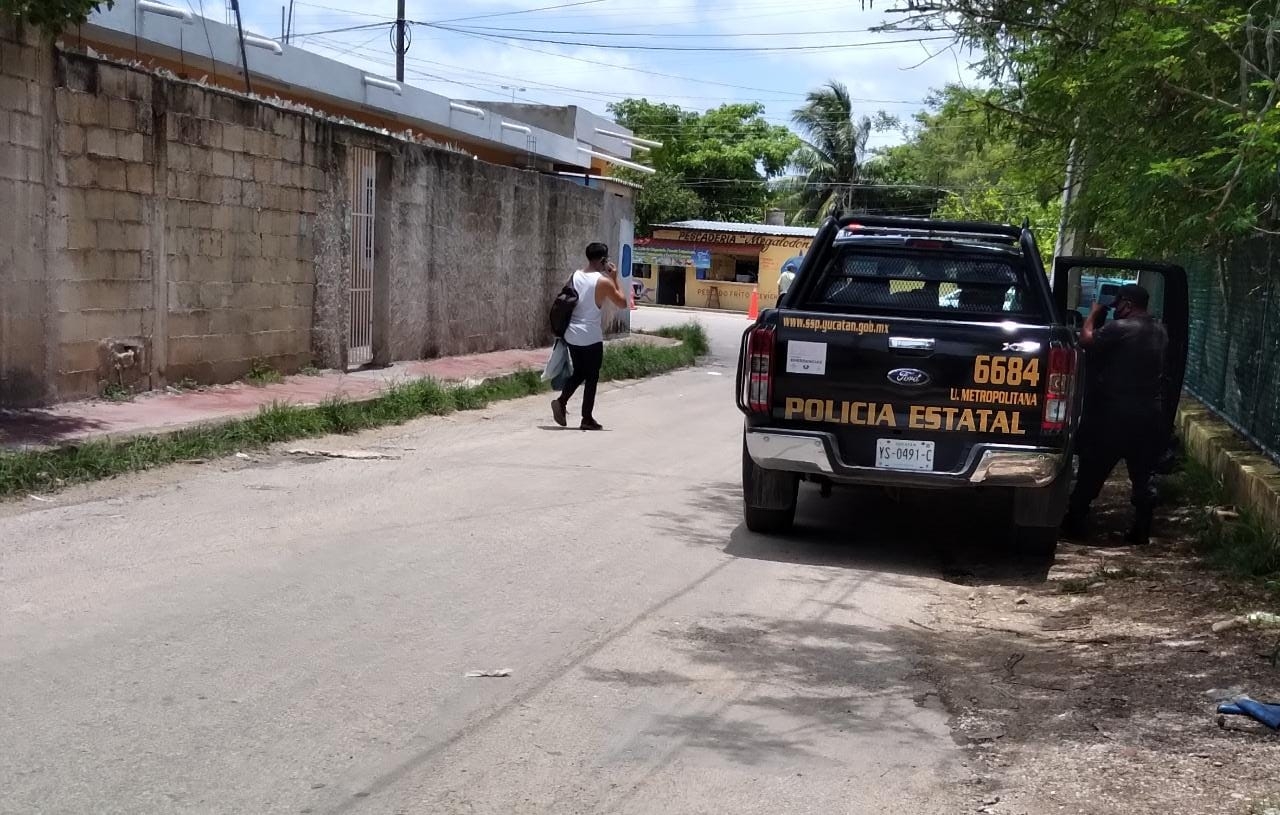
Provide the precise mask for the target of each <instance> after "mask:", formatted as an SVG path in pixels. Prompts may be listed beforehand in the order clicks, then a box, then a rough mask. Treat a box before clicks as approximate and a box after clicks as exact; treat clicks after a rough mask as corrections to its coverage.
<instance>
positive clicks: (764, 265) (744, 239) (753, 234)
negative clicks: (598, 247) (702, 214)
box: [633, 213, 818, 312]
mask: <svg viewBox="0 0 1280 815" xmlns="http://www.w3.org/2000/svg"><path fill="white" fill-rule="evenodd" d="M770 215H771V217H770V219H769V220H772V221H777V220H778V218H777V215H776V214H775V213H770ZM817 233H818V230H817V229H815V228H812V227H807V226H786V225H784V224H780V223H761V224H751V223H735V222H729V221H677V222H675V223H670V224H663V225H661V226H656V227H654V228H653V230H652V234H651V235H650V236H649V237H647V238H640V239H637V240H636V249H635V257H634V263H635V266H634V270H633V274H634V279H635V281H636V283H638V284H640V285H639V287H638V289H639V291H640V299H641V301H642V302H650V303H657V304H659V305H670V306H689V307H695V308H712V309H725V310H728V311H742V312H745V311H747V309H748V308H749V307H750V304H751V294H752V292H758V295H759V304H760V307H761V308H767V307H769V306H772V305H774V304H775V303H777V301H778V282H779V278H780V277H781V275H782V272H783V270H784V269H785V268H787V267H788V266H790V265H792V264H794V265H796V266H798V265H799V262H800V259H801V258H802V257H803V256H804V253H805V252H807V251H808V250H809V244H810V243H812V242H813V238H814V236H815V235H816V234H817Z"/></svg>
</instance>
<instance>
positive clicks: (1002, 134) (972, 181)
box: [873, 85, 1065, 257]
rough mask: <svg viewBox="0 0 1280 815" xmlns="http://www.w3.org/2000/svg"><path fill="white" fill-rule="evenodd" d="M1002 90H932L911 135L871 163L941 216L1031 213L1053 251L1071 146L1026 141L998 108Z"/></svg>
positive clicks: (1014, 220) (1045, 247) (1007, 217)
mask: <svg viewBox="0 0 1280 815" xmlns="http://www.w3.org/2000/svg"><path fill="white" fill-rule="evenodd" d="M997 96H998V95H997V94H996V93H995V92H992V91H974V90H969V89H966V88H963V87H960V86H956V85H950V86H947V87H945V88H943V89H942V90H940V91H936V92H934V93H933V94H931V95H930V97H929V99H928V100H927V109H926V110H925V111H922V112H920V113H917V114H916V116H915V119H914V125H913V127H911V128H910V129H909V130H908V133H909V137H908V139H907V141H906V142H905V143H903V144H900V145H896V146H894V147H890V148H887V149H886V150H884V151H883V152H882V155H880V156H879V157H878V158H877V159H876V160H875V161H874V162H873V164H874V165H876V169H877V172H878V174H879V175H880V177H881V178H882V179H884V180H885V181H886V182H889V183H897V184H901V185H904V187H906V188H911V189H915V190H916V191H917V194H919V195H920V196H921V197H922V198H923V199H924V200H926V201H929V202H930V204H931V209H932V211H933V214H934V215H935V216H937V217H940V218H952V219H957V220H979V221H994V222H998V223H1011V224H1020V223H1022V221H1023V219H1024V218H1026V219H1029V220H1030V221H1031V223H1032V226H1033V227H1034V229H1035V231H1036V233H1037V234H1036V238H1037V241H1038V242H1039V244H1040V248H1041V250H1042V251H1043V252H1045V253H1046V257H1047V256H1048V254H1049V253H1051V252H1052V249H1053V245H1054V243H1055V241H1056V238H1057V231H1058V222H1059V218H1060V214H1061V200H1062V187H1061V183H1062V173H1063V166H1064V161H1065V152H1061V151H1059V150H1058V149H1057V145H1056V144H1055V143H1052V142H1050V143H1047V144H1046V143H1033V144H1020V143H1019V141H1018V132H1017V130H1016V128H1014V127H1012V126H1011V124H1010V122H1009V121H1008V120H1007V118H1006V117H1005V116H1004V115H1003V114H1002V113H1000V112H999V111H997V110H994V109H993V108H992V103H993V100H994V99H996V98H997Z"/></svg>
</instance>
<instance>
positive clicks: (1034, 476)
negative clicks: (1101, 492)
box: [746, 428, 1068, 487]
mask: <svg viewBox="0 0 1280 815" xmlns="http://www.w3.org/2000/svg"><path fill="white" fill-rule="evenodd" d="M746 439H747V454H748V455H750V456H751V459H752V461H754V462H755V463H756V464H757V465H758V466H760V467H763V468H765V469H766V470H783V471H786V472H792V473H806V474H809V475H820V476H826V477H827V478H829V479H831V480H832V481H838V482H846V483H853V484H880V485H884V486H905V487H911V486H917V487H963V486H976V485H981V486H990V487H1047V486H1048V485H1050V484H1052V483H1053V482H1054V481H1056V480H1057V479H1058V477H1059V476H1060V475H1062V473H1063V471H1064V470H1065V469H1066V467H1067V464H1068V461H1067V458H1066V456H1065V455H1064V454H1063V452H1062V451H1061V450H1057V449H1053V448H1045V447H1026V446H1018V445H1009V444H976V445H974V447H973V449H972V450H970V452H969V457H968V459H967V460H966V461H965V462H964V464H963V466H962V467H961V468H960V469H959V470H956V471H954V472H937V471H935V472H916V471H906V470H886V469H881V468H879V467H860V466H851V465H848V464H845V463H844V461H842V460H841V458H840V451H839V448H838V447H837V446H836V443H835V439H834V438H833V437H832V435H831V434H830V433H823V432H819V431H808V430H764V429H755V430H753V429H750V428H748V429H747V431H746Z"/></svg>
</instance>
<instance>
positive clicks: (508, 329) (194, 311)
mask: <svg viewBox="0 0 1280 815" xmlns="http://www.w3.org/2000/svg"><path fill="white" fill-rule="evenodd" d="M0 123H3V124H6V125H7V126H0V211H3V212H5V213H12V215H11V216H10V217H6V218H4V219H0V238H2V239H3V240H0V405H29V404H40V403H46V402H50V401H57V400H65V399H74V398H78V397H84V396H91V395H95V394H98V393H100V392H101V391H102V390H103V388H104V387H105V386H106V385H107V384H108V383H114V382H119V383H121V384H124V385H127V386H130V387H133V388H137V389H145V388H147V387H152V388H154V387H160V386H163V385H165V384H167V383H171V382H177V381H180V380H182V379H184V378H191V379H194V380H196V381H198V382H202V383H218V382H228V381H231V380H234V379H237V378H239V377H241V376H243V375H244V374H245V373H246V372H247V371H248V370H249V369H250V367H251V365H252V364H253V363H254V361H256V360H262V361H264V362H266V363H267V364H270V365H272V366H273V367H275V368H277V369H279V370H282V371H285V372H291V371H295V370H297V369H298V368H300V367H301V366H303V365H305V364H307V363H308V362H315V363H316V364H320V365H326V366H335V367H336V366H341V365H342V364H344V362H345V356H346V352H345V348H346V340H347V332H348V329H347V325H348V322H349V317H350V314H349V306H348V303H347V295H346V292H347V286H348V283H349V276H350V272H349V259H350V238H349V224H348V218H349V214H348V200H349V196H348V192H347V183H348V182H347V178H346V172H347V171H346V166H347V162H346V155H347V151H348V149H349V147H351V146H354V145H358V146H360V147H365V148H371V149H373V150H375V151H376V152H377V153H378V154H379V162H380V171H379V183H378V187H379V190H378V202H377V210H376V211H377V215H378V221H377V227H376V230H377V233H376V234H377V244H378V246H377V257H376V261H375V266H376V274H375V287H376V289H377V293H378V296H377V298H376V301H375V302H376V309H377V313H376V315H375V326H376V327H375V346H376V347H375V354H376V358H377V359H378V360H379V361H383V362H389V361H393V360H398V359H415V358H421V357H429V356H436V355H448V354H458V353H470V352H479V351H489V350H496V349H501V348H511V347H522V346H531V345H536V344H539V343H543V342H546V341H547V340H548V334H547V327H546V310H547V306H548V304H549V302H550V299H551V297H552V296H553V295H554V292H555V291H556V290H557V289H558V288H559V286H560V285H561V284H562V283H563V281H564V279H565V277H566V276H567V275H568V272H569V271H570V270H572V269H574V268H577V267H578V266H580V265H581V263H582V258H581V255H582V249H583V247H584V246H585V245H586V243H588V242H589V241H592V240H603V241H606V242H608V243H610V244H611V245H613V244H615V243H616V242H617V234H618V224H619V222H620V219H622V218H630V217H631V205H630V202H629V201H624V200H622V199H618V198H616V197H614V196H607V195H605V194H604V193H602V192H601V191H599V190H592V189H586V188H583V187H580V186H577V185H575V184H571V183H568V182H565V181H563V180H561V179H557V178H554V177H547V176H541V175H538V174H533V173H527V172H523V171H520V170H517V169H513V168H509V167H500V166H496V165H490V164H486V163H484V162H480V161H476V160H474V159H472V158H471V157H470V156H466V155H461V154H458V153H456V152H451V151H446V150H441V149H433V148H430V147H424V146H422V145H417V144H412V143H408V142H404V141H401V140H396V139H392V138H389V137H383V136H379V135H377V134H374V133H371V132H368V131H364V130H360V129H357V128H350V127H346V126H343V125H339V124H335V123H333V122H331V121H329V120H324V119H320V118H316V117H312V116H308V115H305V114H303V113H299V112H294V111H290V110H283V109H279V108H276V107H273V106H270V105H266V104H262V103H260V102H257V101H255V100H251V99H246V98H242V97H238V96H235V95H232V94H227V93H223V92H219V91H215V90H210V89H207V88H204V87H200V86H196V85H193V84H189V83H183V82H179V81H176V80H171V79H169V78H165V77H161V76H156V75H152V74H148V73H144V72H139V71H135V70H132V69H129V68H126V67H123V66H119V65H115V64H111V63H107V62H103V61H100V60H96V59H91V58H88V57H85V56H82V55H77V54H71V53H61V52H57V51H55V49H54V48H53V47H52V46H50V45H48V44H47V43H46V44H41V43H39V42H37V41H35V40H34V39H33V38H32V37H31V36H30V35H23V36H20V35H18V34H16V33H15V32H13V31H12V30H9V31H4V30H0ZM624 316H625V315H624ZM615 327H624V326H623V325H621V324H620V325H619V326H615Z"/></svg>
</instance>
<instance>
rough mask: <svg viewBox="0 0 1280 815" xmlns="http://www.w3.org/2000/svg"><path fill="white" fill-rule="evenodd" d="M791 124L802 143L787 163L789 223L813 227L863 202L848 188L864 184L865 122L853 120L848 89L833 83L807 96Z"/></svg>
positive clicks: (868, 132)
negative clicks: (790, 171) (790, 167)
mask: <svg viewBox="0 0 1280 815" xmlns="http://www.w3.org/2000/svg"><path fill="white" fill-rule="evenodd" d="M792 121H793V122H794V123H795V124H796V126H797V127H798V128H799V129H800V131H801V136H802V138H803V140H804V145H803V146H802V147H801V148H800V150H799V151H797V152H796V155H795V157H794V158H793V159H792V163H793V164H794V165H795V168H796V170H798V171H799V173H798V175H797V176H796V177H794V178H793V179H790V181H791V184H790V185H789V186H791V187H792V188H793V195H794V199H793V200H794V202H795V205H796V208H797V209H796V214H795V216H794V219H793V220H794V221H795V222H797V223H814V222H816V221H818V220H819V219H821V218H825V217H826V216H828V215H838V214H840V213H841V212H842V211H844V210H846V209H851V208H852V207H853V205H854V202H855V201H856V200H859V199H861V198H862V197H863V196H861V195H859V194H858V190H857V189H856V188H855V187H854V186H853V185H855V184H857V183H858V182H859V181H862V180H864V179H863V176H864V167H863V159H864V158H865V156H866V151H867V138H868V137H869V136H870V135H871V118H870V117H868V116H863V117H862V118H861V119H855V118H854V113H853V100H852V99H850V98H849V89H848V88H847V87H845V85H844V83H843V82H837V81H835V80H834V79H833V80H831V81H830V82H828V83H827V84H826V85H824V86H822V87H821V88H818V89H817V90H813V91H810V92H809V95H808V97H807V98H806V100H805V103H804V105H803V106H802V107H801V108H799V109H798V110H796V111H795V113H794V114H793V115H792Z"/></svg>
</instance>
